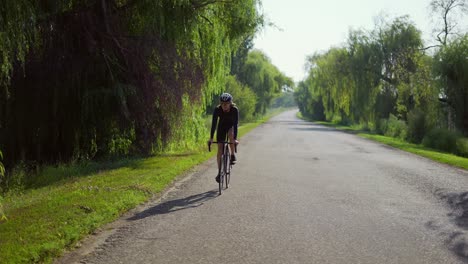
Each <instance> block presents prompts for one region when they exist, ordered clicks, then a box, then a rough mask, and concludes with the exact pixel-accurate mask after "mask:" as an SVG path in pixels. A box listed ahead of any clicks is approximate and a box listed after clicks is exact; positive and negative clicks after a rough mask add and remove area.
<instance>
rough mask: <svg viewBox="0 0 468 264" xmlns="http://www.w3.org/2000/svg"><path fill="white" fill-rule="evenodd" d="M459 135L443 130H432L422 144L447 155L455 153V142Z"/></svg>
mask: <svg viewBox="0 0 468 264" xmlns="http://www.w3.org/2000/svg"><path fill="white" fill-rule="evenodd" d="M459 138H460V134H459V133H457V132H453V131H449V130H447V129H444V128H434V129H432V130H431V131H429V133H427V135H426V136H425V137H424V139H423V141H422V144H423V145H424V146H426V147H428V148H433V149H437V150H441V151H445V152H449V153H457V140H458V139H459Z"/></svg>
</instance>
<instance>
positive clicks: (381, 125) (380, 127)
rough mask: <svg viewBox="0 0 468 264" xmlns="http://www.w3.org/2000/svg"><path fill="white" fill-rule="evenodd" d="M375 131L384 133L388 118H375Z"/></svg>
mask: <svg viewBox="0 0 468 264" xmlns="http://www.w3.org/2000/svg"><path fill="white" fill-rule="evenodd" d="M374 126H375V128H374V129H375V133H377V134H380V135H385V133H386V132H387V129H388V119H384V118H379V119H377V120H375V125H374Z"/></svg>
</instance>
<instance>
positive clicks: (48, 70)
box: [0, 0, 262, 167]
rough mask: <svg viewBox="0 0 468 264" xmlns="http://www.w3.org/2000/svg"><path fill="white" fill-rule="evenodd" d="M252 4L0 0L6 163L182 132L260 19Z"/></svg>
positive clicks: (83, 153) (93, 152)
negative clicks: (0, 1)
mask: <svg viewBox="0 0 468 264" xmlns="http://www.w3.org/2000/svg"><path fill="white" fill-rule="evenodd" d="M257 5H258V3H257V1H256V0H242V1H195V0H192V1H187V0H173V1H150V0H133V1H132V0H127V1H125V0H95V1H91V0H81V1H76V0H75V1H73V0H68V1H37V2H36V1H27V0H5V1H2V3H1V4H0V13H1V14H2V15H1V16H0V17H1V18H0V19H1V20H0V26H1V28H0V56H1V57H2V61H1V71H0V149H2V150H3V152H4V154H5V155H4V156H5V164H6V165H7V167H8V166H12V165H14V164H15V163H16V162H18V161H39V162H57V161H68V160H70V159H72V158H75V159H76V158H93V157H98V156H106V155H109V154H122V153H129V152H134V153H143V154H149V153H153V152H154V151H157V150H161V149H163V148H164V146H166V145H167V144H169V143H170V142H171V140H173V139H174V135H176V134H177V133H176V132H177V131H186V132H187V133H194V132H193V131H192V132H190V131H189V130H187V129H185V130H184V127H187V125H186V124H188V123H189V121H191V122H192V123H193V122H194V121H193V118H198V119H200V118H201V117H194V116H193V115H192V113H194V112H197V111H201V110H203V108H204V106H205V104H206V102H205V100H206V98H211V95H212V94H214V93H218V92H219V91H220V89H221V88H222V86H221V85H220V84H221V83H222V82H223V81H224V78H225V76H226V75H227V73H228V72H229V70H230V59H231V54H232V53H233V52H235V50H236V49H237V48H238V47H239V46H240V44H241V43H242V42H243V41H244V40H245V39H246V38H248V37H249V36H252V35H253V34H254V33H255V31H256V29H257V28H258V27H259V26H261V24H262V17H261V15H260V14H259V13H258V11H257ZM187 108H190V109H193V111H186V109H187ZM197 109H198V110H197ZM195 123H197V122H195ZM191 138H193V137H191ZM194 140H196V139H194Z"/></svg>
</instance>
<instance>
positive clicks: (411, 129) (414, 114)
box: [408, 109, 426, 144]
mask: <svg viewBox="0 0 468 264" xmlns="http://www.w3.org/2000/svg"><path fill="white" fill-rule="evenodd" d="M425 133H426V118H425V115H424V113H423V112H422V111H421V110H419V109H414V110H411V111H410V112H409V113H408V141H409V142H411V143H416V144H419V143H421V141H422V140H423V138H424V135H425Z"/></svg>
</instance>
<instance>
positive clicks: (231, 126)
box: [209, 93, 239, 182]
mask: <svg viewBox="0 0 468 264" xmlns="http://www.w3.org/2000/svg"><path fill="white" fill-rule="evenodd" d="M218 118H219V123H218ZM216 124H218V129H217V130H216ZM238 124H239V109H238V108H237V106H236V105H235V104H234V103H233V102H232V95H230V94H228V93H223V94H221V96H220V97H219V105H218V106H216V107H215V109H214V112H213V120H212V122H211V134H210V140H209V143H210V144H211V143H212V142H213V136H214V132H215V130H216V141H217V142H222V141H225V140H226V136H228V137H229V142H234V143H235V144H239V141H237V126H238ZM229 146H230V147H231V154H232V155H231V164H235V162H236V156H235V155H234V144H230V145H229ZM222 152H223V144H222V143H218V171H219V168H220V166H221V155H222ZM216 181H217V182H219V174H218V175H217V176H216Z"/></svg>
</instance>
